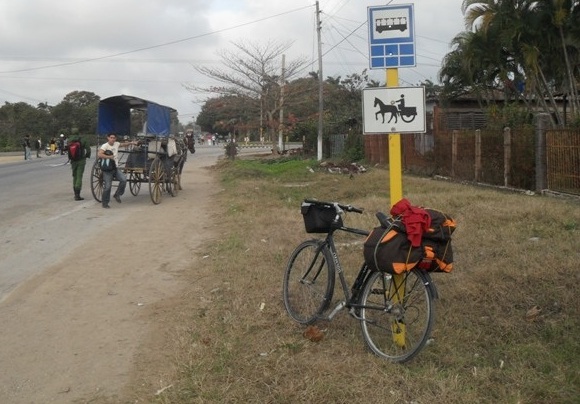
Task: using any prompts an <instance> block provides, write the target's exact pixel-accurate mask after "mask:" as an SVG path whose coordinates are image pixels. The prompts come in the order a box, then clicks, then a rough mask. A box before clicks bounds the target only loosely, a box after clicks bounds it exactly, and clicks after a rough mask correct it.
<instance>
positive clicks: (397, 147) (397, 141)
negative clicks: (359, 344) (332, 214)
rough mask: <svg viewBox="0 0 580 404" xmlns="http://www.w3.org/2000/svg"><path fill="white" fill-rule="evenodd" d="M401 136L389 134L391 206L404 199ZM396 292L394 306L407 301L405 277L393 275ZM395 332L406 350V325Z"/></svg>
mask: <svg viewBox="0 0 580 404" xmlns="http://www.w3.org/2000/svg"><path fill="white" fill-rule="evenodd" d="M398 86H399V69H387V87H398ZM401 161H402V159H401V134H400V133H389V183H390V184H389V185H390V195H391V206H393V205H394V204H395V203H397V202H398V201H400V200H401V199H402V198H403V167H402V163H401ZM393 286H394V289H395V290H394V291H385V293H392V296H387V298H391V300H392V302H393V304H395V305H396V304H398V303H399V302H402V301H403V300H404V299H405V275H393ZM391 330H392V331H393V342H394V343H395V344H397V345H398V346H400V347H402V348H405V339H406V328H405V324H404V323H399V322H398V321H397V320H393V323H392V324H391Z"/></svg>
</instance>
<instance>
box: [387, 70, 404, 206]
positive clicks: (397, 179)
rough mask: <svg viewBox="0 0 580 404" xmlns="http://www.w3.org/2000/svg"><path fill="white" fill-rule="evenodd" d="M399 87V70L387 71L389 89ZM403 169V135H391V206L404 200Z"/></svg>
mask: <svg viewBox="0 0 580 404" xmlns="http://www.w3.org/2000/svg"><path fill="white" fill-rule="evenodd" d="M398 86H399V69H387V87H398ZM402 173H403V168H402V164H401V135H400V134H399V133H389V179H390V194H391V206H393V205H394V204H395V203H397V202H398V201H400V200H401V199H402V198H403V174H402Z"/></svg>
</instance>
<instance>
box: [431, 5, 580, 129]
mask: <svg viewBox="0 0 580 404" xmlns="http://www.w3.org/2000/svg"><path fill="white" fill-rule="evenodd" d="M462 11H463V14H464V18H465V26H466V29H467V31H466V32H463V33H461V34H459V35H457V36H456V37H455V38H454V40H453V45H454V49H453V51H452V52H450V53H449V54H448V55H447V56H446V57H445V59H444V62H443V66H442V69H441V71H440V79H441V80H442V82H443V83H444V84H445V88H444V93H445V94H453V93H457V92H458V91H460V90H459V87H461V86H464V89H470V90H471V91H476V92H477V94H478V97H479V98H481V99H482V100H486V99H487V100H489V99H490V98H491V97H493V92H494V91H497V90H502V91H503V95H504V97H503V98H504V100H505V101H506V102H508V101H509V99H510V98H511V97H518V98H520V99H521V100H523V101H524V102H525V103H526V105H528V106H529V107H530V106H531V104H532V103H536V105H537V106H539V107H541V108H543V109H544V110H546V111H547V112H550V113H552V114H553V115H554V116H555V118H556V123H559V124H561V123H562V122H563V119H562V116H561V114H560V112H559V108H557V105H556V101H555V98H554V94H556V93H563V94H568V95H569V96H570V101H571V105H572V113H573V114H576V115H578V114H580V101H579V100H578V82H579V81H580V80H579V78H578V77H579V73H580V72H579V69H578V66H579V65H580V56H579V54H580V51H579V50H580V39H579V31H580V29H579V28H578V25H579V24H577V21H579V20H580V1H579V0H545V1H532V0H464V1H463V3H462ZM520 82H522V83H523V82H525V91H522V89H521V87H520V86H518V85H517V84H518V83H520ZM518 87H520V88H518ZM546 100H548V102H546Z"/></svg>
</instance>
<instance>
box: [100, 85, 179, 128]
mask: <svg viewBox="0 0 580 404" xmlns="http://www.w3.org/2000/svg"><path fill="white" fill-rule="evenodd" d="M131 109H138V110H141V111H145V112H146V113H147V133H146V134H152V135H156V136H160V137H167V136H169V134H170V133H171V113H172V112H177V111H176V110H175V109H173V108H170V107H166V106H164V105H159V104H157V103H154V102H151V101H147V100H144V99H142V98H137V97H132V96H130V95H117V96H114V97H109V98H105V99H104V100H101V101H100V102H99V111H98V122H97V134H99V135H106V134H107V133H115V134H117V136H129V135H130V129H131Z"/></svg>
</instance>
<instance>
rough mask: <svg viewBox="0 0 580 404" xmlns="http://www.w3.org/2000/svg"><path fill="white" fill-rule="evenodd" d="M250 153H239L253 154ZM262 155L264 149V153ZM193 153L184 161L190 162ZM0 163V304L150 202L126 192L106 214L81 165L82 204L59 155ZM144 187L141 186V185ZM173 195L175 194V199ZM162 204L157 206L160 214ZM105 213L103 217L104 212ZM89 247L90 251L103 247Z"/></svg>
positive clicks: (212, 151)
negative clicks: (90, 238)
mask: <svg viewBox="0 0 580 404" xmlns="http://www.w3.org/2000/svg"><path fill="white" fill-rule="evenodd" d="M256 151H257V150H256V149H252V150H247V151H245V150H242V151H241V152H240V153H256ZM265 151H266V152H268V150H267V149H266V150H265ZM196 155H201V156H212V157H215V158H216V159H217V158H218V156H221V155H223V148H222V147H219V146H213V147H212V146H198V147H197V152H196ZM196 155H193V156H191V155H190V157H189V158H195V157H196ZM5 156H6V155H4V157H0V159H3V160H4V162H3V163H2V164H0V301H2V300H4V299H5V298H6V296H7V295H8V294H9V293H10V292H11V291H12V290H14V288H15V287H17V286H18V285H19V284H21V283H22V282H23V281H25V280H26V279H28V278H30V277H32V276H34V275H35V274H38V273H39V272H41V271H42V270H43V269H45V268H47V267H48V266H49V265H52V264H54V263H56V262H58V261H59V260H61V259H63V258H66V257H67V255H68V254H69V253H70V252H71V251H72V250H73V249H74V248H76V247H78V246H80V245H82V243H83V240H84V239H85V238H86V237H87V236H88V235H90V234H93V233H94V232H95V231H96V230H99V231H102V230H104V229H107V228H108V227H109V226H110V225H112V224H113V223H115V222H117V220H120V219H121V218H123V217H124V216H125V215H126V214H127V212H129V211H130V209H131V206H135V204H139V205H142V204H152V202H151V199H150V197H149V193H148V187H147V186H142V187H141V192H140V194H139V195H138V196H136V197H133V196H132V195H131V194H130V193H129V189H128V187H127V192H126V193H125V196H124V198H126V199H127V198H133V199H131V200H130V203H126V204H121V205H117V204H116V203H114V202H113V206H112V209H107V210H106V211H105V210H104V209H102V208H101V207H100V204H99V203H97V202H96V201H95V200H94V199H93V198H92V195H91V190H90V171H91V170H90V169H91V166H92V164H93V162H94V159H90V160H88V162H87V168H86V169H85V175H84V179H83V191H82V195H83V196H84V197H85V200H84V201H80V202H76V201H74V200H73V190H72V175H71V169H70V165H68V164H65V163H66V161H67V159H66V157H65V156H44V157H43V158H39V159H37V158H35V157H34V158H33V159H32V160H30V161H24V160H18V161H16V162H6V161H13V160H14V158H10V159H7V158H6V157H5ZM143 185H145V184H143ZM178 197H179V196H178ZM162 206H163V204H161V205H159V207H160V211H161V209H163V208H162ZM105 212H106V213H105ZM105 245H106V240H103V245H95V246H94V248H95V249H100V248H103V246H105Z"/></svg>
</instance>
